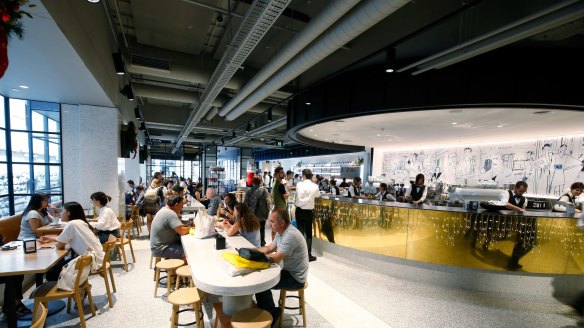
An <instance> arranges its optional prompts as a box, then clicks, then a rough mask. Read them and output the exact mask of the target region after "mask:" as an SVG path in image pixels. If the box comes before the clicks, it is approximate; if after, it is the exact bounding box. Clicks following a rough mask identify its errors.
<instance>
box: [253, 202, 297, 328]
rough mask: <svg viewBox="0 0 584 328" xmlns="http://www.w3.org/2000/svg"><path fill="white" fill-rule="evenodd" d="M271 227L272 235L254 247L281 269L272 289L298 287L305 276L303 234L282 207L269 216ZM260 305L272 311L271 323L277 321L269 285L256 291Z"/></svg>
mask: <svg viewBox="0 0 584 328" xmlns="http://www.w3.org/2000/svg"><path fill="white" fill-rule="evenodd" d="M269 222H270V225H271V226H272V231H275V232H276V233H277V235H276V239H274V241H273V242H272V243H271V244H270V245H268V246H264V247H260V248H257V250H259V251H260V252H262V253H265V254H266V255H267V256H268V257H269V258H270V260H271V261H272V262H274V263H280V262H283V263H282V264H281V266H282V271H281V273H280V281H279V282H278V284H277V285H276V286H274V287H272V289H282V288H286V289H298V288H302V287H303V286H304V283H305V282H306V277H307V276H308V248H307V246H306V242H305V240H304V236H303V235H302V233H300V231H298V229H296V227H294V226H293V225H291V224H290V218H289V217H288V212H287V211H286V210H285V209H275V210H274V211H272V213H271V214H270V219H269ZM256 301H257V303H258V307H259V308H260V309H264V310H266V311H268V312H270V314H272V318H273V319H274V320H273V321H272V327H274V325H275V324H276V323H277V322H278V318H279V317H280V309H278V308H277V307H276V306H275V304H274V299H273V298H272V291H271V290H270V289H268V290H266V291H263V292H261V293H257V294H256Z"/></svg>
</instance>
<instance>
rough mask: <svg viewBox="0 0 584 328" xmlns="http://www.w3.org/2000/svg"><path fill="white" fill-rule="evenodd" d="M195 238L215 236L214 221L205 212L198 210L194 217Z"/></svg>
mask: <svg viewBox="0 0 584 328" xmlns="http://www.w3.org/2000/svg"><path fill="white" fill-rule="evenodd" d="M194 221H195V238H199V239H203V238H207V237H211V236H215V235H217V231H215V219H214V218H213V217H212V216H210V215H208V214H207V211H206V210H199V211H198V212H197V216H196V217H195V220H194Z"/></svg>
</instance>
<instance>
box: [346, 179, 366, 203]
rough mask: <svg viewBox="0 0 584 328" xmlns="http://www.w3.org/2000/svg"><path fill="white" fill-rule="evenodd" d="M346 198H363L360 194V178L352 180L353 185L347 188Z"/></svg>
mask: <svg viewBox="0 0 584 328" xmlns="http://www.w3.org/2000/svg"><path fill="white" fill-rule="evenodd" d="M347 196H348V197H349V198H365V196H363V195H362V194H361V178H360V177H354V178H353V184H352V185H351V186H350V187H349V191H348V194H347Z"/></svg>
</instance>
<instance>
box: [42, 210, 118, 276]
mask: <svg viewBox="0 0 584 328" xmlns="http://www.w3.org/2000/svg"><path fill="white" fill-rule="evenodd" d="M61 220H62V221H63V222H67V224H66V225H65V228H64V229H63V231H62V232H61V234H60V235H58V236H42V237H41V238H39V242H40V243H41V244H42V243H48V242H52V241H56V242H57V244H56V247H57V249H65V246H66V245H67V244H69V245H70V246H71V249H72V250H73V251H74V252H75V254H76V255H83V254H85V252H86V251H87V250H92V251H94V252H95V260H96V262H97V265H98V267H100V268H101V266H102V265H103V258H104V256H105V253H104V252H103V248H102V246H101V243H100V240H99V239H97V237H96V236H95V234H94V233H93V230H92V229H91V226H90V224H89V222H87V219H86V218H85V211H83V207H81V205H80V204H79V203H77V202H68V203H65V204H64V205H63V211H62V212H61ZM116 220H117V219H116ZM106 241H107V240H106ZM73 258H74V257H72V258H70V259H67V260H62V261H60V262H59V263H57V264H55V265H54V266H53V267H52V268H51V269H50V270H49V271H47V274H46V278H47V280H48V281H56V280H57V279H59V274H60V273H61V270H62V269H63V266H65V264H67V263H69V261H71V260H72V259H73Z"/></svg>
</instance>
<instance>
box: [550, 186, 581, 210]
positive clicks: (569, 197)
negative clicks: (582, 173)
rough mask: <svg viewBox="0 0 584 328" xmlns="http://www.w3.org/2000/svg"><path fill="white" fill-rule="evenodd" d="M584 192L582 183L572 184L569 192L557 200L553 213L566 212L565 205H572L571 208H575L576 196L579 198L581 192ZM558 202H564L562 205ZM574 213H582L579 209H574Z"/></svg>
mask: <svg viewBox="0 0 584 328" xmlns="http://www.w3.org/2000/svg"><path fill="white" fill-rule="evenodd" d="M583 190H584V183H582V182H574V183H572V186H570V191H568V192H567V193H565V194H563V195H562V196H561V197H560V198H558V203H556V204H555V205H554V209H553V211H554V212H566V211H567V209H566V205H567V204H572V206H574V207H576V198H578V196H580V195H581V194H582V191H583ZM560 202H564V204H562V203H560ZM575 212H576V213H580V212H582V211H581V210H579V209H577V208H576V209H575Z"/></svg>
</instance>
